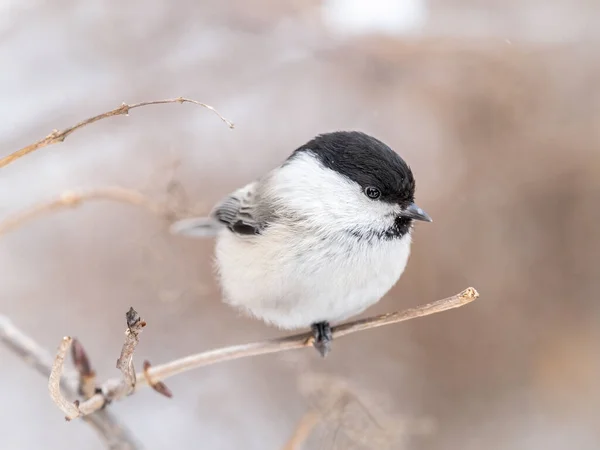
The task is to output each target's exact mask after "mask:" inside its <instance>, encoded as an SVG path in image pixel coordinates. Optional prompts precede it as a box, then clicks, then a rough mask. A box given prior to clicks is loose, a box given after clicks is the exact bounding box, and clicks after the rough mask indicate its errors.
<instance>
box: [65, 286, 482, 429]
mask: <svg viewBox="0 0 600 450" xmlns="http://www.w3.org/2000/svg"><path fill="white" fill-rule="evenodd" d="M478 297H479V293H478V292H477V291H476V290H475V289H474V288H472V287H469V288H467V289H465V290H464V291H462V292H460V293H459V294H456V295H453V296H452V297H448V298H445V299H442V300H438V301H436V302H433V303H428V304H426V305H423V306H419V307H417V308H411V309H407V310H404V311H400V312H394V313H389V314H383V315H380V316H375V317H370V318H367V319H361V320H356V321H353V322H349V323H346V324H342V325H338V326H336V327H333V328H332V333H333V338H334V339H337V338H340V337H343V336H347V335H349V334H351V333H356V332H359V331H364V330H368V329H370V328H376V327H381V326H384V325H391V324H394V323H399V322H403V321H406V320H411V319H416V318H418V317H424V316H428V315H430V314H435V313H439V312H442V311H446V310H448V309H453V308H458V307H461V306H464V305H466V304H467V303H471V302H472V301H474V300H476V299H477V298H478ZM313 339H314V338H313V335H312V333H302V334H297V335H294V336H288V337H283V338H279V339H271V340H266V341H261V342H254V343H251V344H242V345H235V346H232V347H225V348H220V349H216V350H211V351H207V352H203V353H198V354H195V355H190V356H187V357H185V358H181V359H178V360H175V361H171V362H169V363H166V364H161V365H158V366H154V367H149V368H148V367H146V369H147V370H145V371H144V372H143V373H141V374H139V375H138V376H137V381H138V382H137V384H136V386H135V389H136V390H137V388H139V387H140V386H148V385H150V386H152V385H155V384H156V383H158V382H159V381H162V380H164V379H166V378H168V377H172V376H174V375H177V374H179V373H183V372H186V371H188V370H192V369H196V368H199V367H203V366H208V365H211V364H216V363H220V362H225V361H230V360H233V359H239V358H246V357H250V356H258V355H265V354H268V353H277V352H282V351H287V350H294V349H300V348H304V347H308V346H312V342H313ZM60 357H61V354H60V352H59V354H58V355H57V358H60ZM59 366H60V365H59ZM59 373H60V372H59ZM121 383H122V380H119V379H116V380H115V379H111V380H108V381H107V382H106V383H104V385H103V386H102V394H96V395H94V396H93V397H91V398H90V399H89V400H86V401H84V402H83V403H81V404H80V405H79V409H78V411H77V414H78V415H86V414H90V413H91V412H93V411H95V410H97V409H98V408H101V407H102V406H104V405H105V404H106V400H107V399H116V397H111V392H113V391H114V389H115V386H119V385H120V384H121ZM120 398H121V397H120ZM57 405H58V406H59V407H60V408H61V409H62V410H63V411H64V412H65V413H66V414H68V412H69V411H68V409H67V408H69V407H70V406H71V405H70V406H69V407H67V408H63V404H62V403H61V402H57ZM75 417H77V415H76V416H75Z"/></svg>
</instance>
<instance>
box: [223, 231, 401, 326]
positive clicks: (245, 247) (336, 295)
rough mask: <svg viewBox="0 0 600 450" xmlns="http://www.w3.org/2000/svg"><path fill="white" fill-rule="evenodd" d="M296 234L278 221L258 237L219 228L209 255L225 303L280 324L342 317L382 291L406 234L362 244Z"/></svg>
mask: <svg viewBox="0 0 600 450" xmlns="http://www.w3.org/2000/svg"><path fill="white" fill-rule="evenodd" d="M297 233H298V230H295V229H292V228H288V227H286V226H285V225H273V226H271V227H269V228H268V229H267V230H265V233H264V234H263V235H260V236H257V237H243V236H242V237H241V236H237V235H235V234H233V233H231V232H229V231H228V230H223V231H222V232H221V234H220V236H219V237H218V240H217V246H216V261H217V267H218V271H219V274H220V280H221V284H222V288H223V291H224V299H225V301H226V302H227V303H229V304H231V305H233V306H236V307H240V308H242V309H244V310H246V311H247V312H249V313H250V314H252V315H253V316H255V317H257V318H260V319H262V320H264V321H265V322H268V323H271V324H273V325H275V326H278V327H280V328H285V329H294V328H302V327H308V326H310V325H311V324H312V323H315V322H319V321H332V322H335V321H339V320H343V319H345V318H347V317H350V316H353V315H355V314H358V313H360V312H362V311H363V310H364V309H366V308H367V307H369V306H371V305H372V304H374V303H376V302H377V301H378V300H379V299H380V298H381V297H382V296H383V295H385V294H386V292H387V291H388V290H389V289H390V288H391V287H392V286H393V285H394V284H395V283H396V281H397V280H398V278H399V277H400V275H401V274H402V272H403V271H404V268H405V266H406V263H407V260H408V256H409V253H410V234H407V235H405V236H404V237H402V238H399V239H393V240H378V241H375V242H371V243H368V242H366V241H362V242H361V241H360V240H357V239H355V238H353V239H350V238H349V237H348V236H347V235H342V234H340V236H335V235H322V234H318V233H317V234H306V235H300V236H299V235H298V234H297Z"/></svg>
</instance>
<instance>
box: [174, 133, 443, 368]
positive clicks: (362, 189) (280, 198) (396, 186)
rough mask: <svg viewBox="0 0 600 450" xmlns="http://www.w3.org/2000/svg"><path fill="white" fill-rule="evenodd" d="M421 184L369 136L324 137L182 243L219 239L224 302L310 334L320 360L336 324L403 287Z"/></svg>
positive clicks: (177, 230)
mask: <svg viewBox="0 0 600 450" xmlns="http://www.w3.org/2000/svg"><path fill="white" fill-rule="evenodd" d="M414 194H415V179H414V177H413V174H412V171H411V169H410V168H409V166H408V165H407V164H406V163H405V162H404V160H403V159H402V158H401V157H400V156H398V154H397V153H396V152H394V151H393V150H392V149H391V148H390V147H388V146H387V145H386V144H384V143H383V142H381V141H379V140H377V139H375V138H374V137H371V136H369V135H367V134H364V133H361V132H356V131H350V132H345V131H340V132H333V133H326V134H321V135H319V136H317V137H315V138H314V139H312V140H311V141H310V142H308V143H306V144H304V145H303V146H301V147H299V148H298V149H297V150H295V151H294V152H293V153H292V154H291V155H290V156H289V157H288V158H287V160H285V161H284V162H283V164H281V165H280V166H279V167H277V168H275V169H273V170H271V171H270V172H269V173H267V174H266V175H265V176H263V177H262V178H259V179H257V180H256V181H254V182H252V183H250V184H248V185H246V186H244V187H242V188H241V189H238V190H236V191H235V192H233V193H231V194H230V195H228V196H227V197H225V198H224V199H223V200H222V201H221V202H220V203H218V204H217V205H216V206H215V207H214V209H213V210H212V212H211V213H210V215H209V216H208V217H202V218H189V219H183V220H180V221H178V222H175V223H174V224H173V225H172V226H171V232H172V233H174V234H179V235H186V236H195V237H206V236H214V235H216V236H217V242H216V265H217V269H218V274H219V278H220V282H221V285H222V289H223V294H224V301H225V302H226V303H228V304H230V305H232V306H235V307H237V308H239V309H242V310H244V311H245V312H247V313H248V314H250V315H251V316H254V317H256V318H259V319H262V320H263V321H264V322H266V323H268V324H271V325H274V326H276V327H279V328H281V329H288V330H291V329H297V328H305V327H311V328H312V330H313V334H314V336H315V339H314V346H315V347H316V348H317V350H319V352H320V353H321V355H322V356H325V355H326V354H327V352H328V351H329V349H330V342H331V337H332V336H331V329H330V326H329V322H334V321H341V320H344V319H346V318H348V317H351V316H354V315H356V314H359V313H361V312H362V311H364V310H365V309H366V308H368V307H369V306H371V305H373V304H375V303H376V302H378V301H379V300H380V299H381V297H383V296H384V295H385V294H386V293H387V292H388V291H389V290H390V289H391V287H392V286H393V285H394V284H395V283H396V281H398V279H399V278H400V275H402V272H403V271H404V268H405V267H406V263H407V260H408V256H409V254H410V244H411V231H412V226H413V221H414V220H422V221H426V222H431V218H430V217H429V215H427V213H426V212H425V211H423V210H422V209H421V208H419V207H418V206H417V205H416V204H415V203H414Z"/></svg>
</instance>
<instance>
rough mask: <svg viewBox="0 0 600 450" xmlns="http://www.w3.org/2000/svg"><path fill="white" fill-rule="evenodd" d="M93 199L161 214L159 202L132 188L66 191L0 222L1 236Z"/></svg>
mask: <svg viewBox="0 0 600 450" xmlns="http://www.w3.org/2000/svg"><path fill="white" fill-rule="evenodd" d="M91 200H110V201H115V202H120V203H127V204H130V205H134V206H141V207H143V208H146V209H148V210H149V211H150V212H152V213H154V214H161V213H162V212H163V211H161V208H160V206H159V205H158V204H156V203H154V202H152V201H151V200H149V199H148V198H147V197H145V196H144V195H142V194H140V193H139V192H137V191H134V190H131V189H124V188H121V187H116V186H115V187H103V188H97V189H90V190H85V191H79V192H77V191H65V192H63V193H62V194H61V195H60V196H59V197H58V198H56V199H54V200H50V201H47V202H43V203H40V204H38V205H36V206H33V207H32V208H30V209H27V210H24V211H21V212H18V213H16V214H14V215H13V216H10V217H8V218H7V219H5V220H3V221H2V222H0V236H2V235H3V234H6V233H8V232H10V231H13V230H15V229H16V228H18V227H20V226H21V225H23V224H24V223H26V222H29V221H30V220H33V219H37V218H39V217H42V216H45V215H46V214H50V213H53V212H55V211H59V210H62V209H67V208H76V207H78V206H80V205H81V204H82V203H83V202H88V201H91Z"/></svg>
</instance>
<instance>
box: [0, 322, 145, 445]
mask: <svg viewBox="0 0 600 450" xmlns="http://www.w3.org/2000/svg"><path fill="white" fill-rule="evenodd" d="M0 341H1V342H2V343H4V344H5V346H6V347H7V348H8V349H10V350H11V351H13V352H14V353H15V354H16V355H17V356H19V357H21V358H22V359H23V361H24V362H25V363H27V364H28V365H30V366H31V367H33V368H34V369H35V370H36V371H37V372H39V373H40V374H42V375H43V376H44V377H49V376H50V373H51V367H52V355H50V353H48V352H47V351H46V350H44V349H43V348H41V347H40V346H39V345H38V344H37V343H36V342H35V341H34V340H33V339H31V338H30V337H29V336H27V335H26V334H24V333H23V332H22V331H21V330H19V329H18V328H17V327H16V326H15V325H14V324H13V323H12V322H11V321H10V320H9V319H8V318H7V317H4V316H0ZM77 378H78V377H77V376H75V374H73V375H71V374H63V376H62V377H61V378H60V379H59V382H60V385H61V387H62V390H63V391H64V392H65V393H66V394H67V395H68V396H69V397H70V398H73V399H74V398H76V397H77V394H78V387H77V384H78V383H77V382H76V381H75V380H76V379H77ZM83 420H85V421H86V422H87V423H88V424H89V425H91V426H92V428H93V429H94V430H95V431H96V432H97V433H98V434H99V435H100V436H101V438H102V439H103V440H104V441H105V442H106V444H107V446H108V448H110V449H114V450H117V449H118V450H135V449H139V448H141V446H140V445H139V444H138V442H137V440H136V439H135V438H134V437H133V436H132V435H131V433H130V432H129V430H127V429H126V428H125V426H124V425H123V424H121V423H120V422H119V421H118V420H117V419H116V418H115V417H114V416H113V415H112V413H110V412H109V411H108V410H106V409H103V410H101V411H96V412H95V413H94V414H90V415H88V416H86V417H83Z"/></svg>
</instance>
